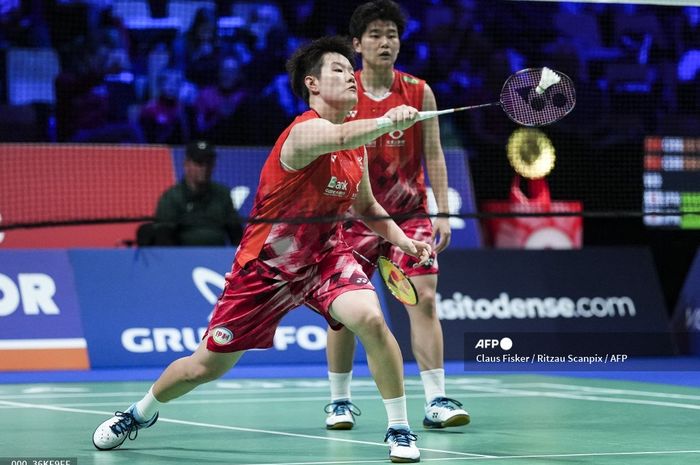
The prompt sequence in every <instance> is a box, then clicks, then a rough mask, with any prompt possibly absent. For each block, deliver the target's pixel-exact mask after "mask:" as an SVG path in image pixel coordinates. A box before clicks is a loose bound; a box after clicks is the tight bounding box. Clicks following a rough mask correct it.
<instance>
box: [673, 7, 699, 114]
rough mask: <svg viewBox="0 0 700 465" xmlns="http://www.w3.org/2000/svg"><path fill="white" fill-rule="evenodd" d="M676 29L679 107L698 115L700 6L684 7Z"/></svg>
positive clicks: (683, 110) (685, 111)
mask: <svg viewBox="0 0 700 465" xmlns="http://www.w3.org/2000/svg"><path fill="white" fill-rule="evenodd" d="M674 29H675V34H676V35H675V43H676V45H675V46H676V50H677V55H678V57H679V59H678V66H677V70H676V73H677V76H678V94H679V96H678V97H679V98H678V100H679V109H680V110H681V111H682V112H684V113H688V114H693V115H695V116H697V110H698V106H700V7H698V6H688V7H685V8H683V15H682V17H681V18H680V19H679V21H678V24H677V27H676V28H674Z"/></svg>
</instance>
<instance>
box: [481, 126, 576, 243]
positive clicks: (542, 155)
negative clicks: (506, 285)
mask: <svg viewBox="0 0 700 465" xmlns="http://www.w3.org/2000/svg"><path fill="white" fill-rule="evenodd" d="M506 150H507V153H508V160H509V161H510V165H511V166H512V167H513V169H514V170H515V173H516V174H515V176H514V177H513V181H512V182H511V186H510V198H509V200H488V201H486V202H483V204H482V210H484V211H485V212H489V213H499V214H509V216H502V217H501V216H498V217H493V218H488V219H486V220H485V221H484V226H485V229H486V237H487V239H488V241H489V243H490V244H491V245H493V246H494V247H497V248H514V249H574V248H580V247H581V245H582V235H583V220H582V218H581V217H580V216H571V215H570V214H571V213H576V212H581V210H582V205H581V202H578V201H552V199H551V196H550V193H549V186H548V185H547V180H546V179H545V177H546V176H547V175H548V174H549V173H550V172H551V171H552V169H554V163H555V160H556V156H555V153H554V146H553V145H552V142H551V141H550V140H549V138H548V137H547V136H546V135H545V134H544V133H543V132H542V131H541V130H539V129H535V128H521V129H517V130H515V131H514V132H513V134H511V136H510V138H509V139H508V145H507V147H506ZM523 179H525V180H527V191H528V193H527V194H526V193H525V192H523V190H522V180H523ZM534 213H545V214H547V216H531V215H532V214H534ZM556 213H566V214H568V215H567V216H556V215H553V214H556ZM518 214H526V215H527V216H518ZM511 215H512V216H511Z"/></svg>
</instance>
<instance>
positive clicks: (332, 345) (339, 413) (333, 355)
mask: <svg viewBox="0 0 700 465" xmlns="http://www.w3.org/2000/svg"><path fill="white" fill-rule="evenodd" d="M327 334H328V339H327V341H326V359H327V360H328V380H329V381H330V385H331V402H330V403H329V404H328V405H326V408H325V411H326V413H327V414H328V415H327V416H326V429H336V430H337V429H342V430H347V429H352V428H353V427H354V426H355V415H358V416H359V415H360V414H361V412H360V409H359V408H358V407H357V406H356V405H355V404H353V403H352V399H351V398H350V382H351V381H352V362H353V360H354V358H355V334H353V333H352V332H351V331H350V330H349V329H347V328H346V327H343V328H341V329H340V330H339V331H333V329H331V327H330V326H329V327H328V331H327Z"/></svg>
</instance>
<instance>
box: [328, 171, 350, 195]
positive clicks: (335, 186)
mask: <svg viewBox="0 0 700 465" xmlns="http://www.w3.org/2000/svg"><path fill="white" fill-rule="evenodd" d="M323 193H324V194H326V195H332V196H333V197H345V195H347V193H348V182H347V181H341V180H339V179H338V178H336V177H335V176H331V179H330V181H328V185H327V186H326V190H325V191H323Z"/></svg>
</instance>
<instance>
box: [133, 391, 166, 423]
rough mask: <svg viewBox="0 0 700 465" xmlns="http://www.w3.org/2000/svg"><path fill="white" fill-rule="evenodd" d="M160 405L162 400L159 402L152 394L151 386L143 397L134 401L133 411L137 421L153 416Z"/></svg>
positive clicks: (146, 419)
mask: <svg viewBox="0 0 700 465" xmlns="http://www.w3.org/2000/svg"><path fill="white" fill-rule="evenodd" d="M162 405H163V402H159V401H158V399H156V398H155V396H154V395H153V386H151V388H150V389H149V390H148V392H147V393H146V395H145V396H143V399H141V400H140V401H138V402H136V406H135V408H134V410H135V411H134V412H133V413H134V416H135V417H136V419H137V420H138V421H148V420H150V419H151V418H153V415H155V414H156V413H157V412H158V410H160V407H161V406H162Z"/></svg>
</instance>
